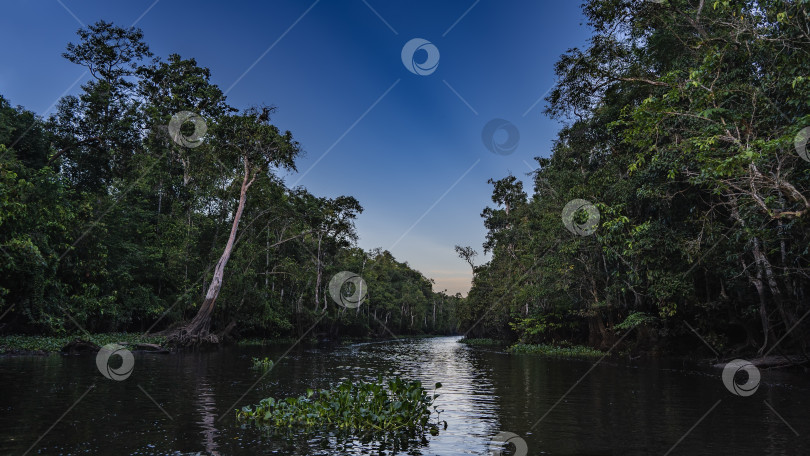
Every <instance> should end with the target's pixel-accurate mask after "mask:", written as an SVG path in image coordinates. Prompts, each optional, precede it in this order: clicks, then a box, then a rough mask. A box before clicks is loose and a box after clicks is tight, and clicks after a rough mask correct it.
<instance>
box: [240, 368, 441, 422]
mask: <svg viewBox="0 0 810 456" xmlns="http://www.w3.org/2000/svg"><path fill="white" fill-rule="evenodd" d="M441 386H442V385H441V383H436V385H435V389H434V391H433V393H432V394H428V392H427V391H425V389H424V388H422V383H421V382H419V381H408V380H402V379H400V378H398V377H397V378H394V379H391V380H386V381H383V379H382V377H379V378H378V379H377V381H374V382H364V381H362V380H360V381H358V382H352V381H350V380H344V381H343V382H341V383H339V384H337V385H336V386H334V387H333V388H331V389H322V390H319V391H314V390H311V389H310V390H307V393H306V395H302V396H299V397H297V398H295V397H289V398H286V399H279V400H276V399H274V398H272V397H268V398H265V399H262V400H261V401H260V402H259V404H258V405H256V406H252V407H251V406H247V407H243V408H242V409H241V410H237V411H236V418H237V420H239V421H254V422H256V424H259V425H263V426H268V427H272V428H274V429H275V430H278V429H283V428H287V429H296V430H305V431H306V430H312V431H314V430H335V431H343V432H348V433H350V434H353V435H360V436H368V435H369V434H371V435H386V434H389V435H390V433H407V434H411V435H413V434H421V435H422V436H424V435H425V434H424V433H425V432H429V433H430V434H431V435H437V434H438V433H439V426H440V425H442V424H443V426H444V428H445V429H446V428H447V422H446V421H439V414H440V413H441V410H439V409H438V407H437V406H435V405H434V404H433V402H434V401H435V400H436V398H437V397H439V395H438V394H436V389H438V388H441ZM434 414H435V416H436V419H435V420H431V416H432V415H434Z"/></svg>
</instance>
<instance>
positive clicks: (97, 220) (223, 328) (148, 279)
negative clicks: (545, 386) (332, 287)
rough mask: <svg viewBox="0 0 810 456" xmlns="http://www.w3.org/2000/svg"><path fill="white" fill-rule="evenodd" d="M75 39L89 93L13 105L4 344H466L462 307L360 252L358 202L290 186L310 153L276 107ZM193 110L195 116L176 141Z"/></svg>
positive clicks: (173, 66) (174, 61)
mask: <svg viewBox="0 0 810 456" xmlns="http://www.w3.org/2000/svg"><path fill="white" fill-rule="evenodd" d="M78 35H79V39H78V42H77V43H71V44H69V45H68V46H67V49H66V52H65V53H64V57H65V58H66V59H68V60H69V61H71V62H73V63H75V64H77V65H81V66H83V67H85V68H87V70H88V72H89V74H90V75H91V78H90V80H89V81H88V82H87V83H85V84H84V85H83V86H82V87H81V91H80V93H79V94H78V95H77V96H72V95H71V96H66V97H64V98H62V99H61V100H60V101H59V102H58V105H57V110H56V113H55V114H53V115H51V116H50V117H48V118H47V119H41V118H38V117H37V116H36V115H35V114H33V113H31V112H29V111H27V110H25V109H23V108H21V107H16V108H15V107H12V106H10V104H9V103H8V101H7V100H5V99H4V98H2V97H0V258H1V259H0V313H2V312H6V311H8V313H7V314H6V316H5V317H3V320H2V321H0V325H2V326H1V327H0V329H2V331H4V332H18V333H41V334H63V333H66V332H67V333H75V332H78V331H79V329H80V327H81V328H86V329H87V330H88V331H90V332H106V331H121V330H126V331H147V330H150V331H153V332H154V331H166V332H167V334H169V335H170V337H171V338H173V340H174V341H175V342H176V343H178V344H181V345H190V344H197V343H200V342H217V341H218V340H219V339H220V338H221V337H222V336H224V335H225V333H227V332H230V335H232V336H233V335H237V336H238V335H242V336H247V335H250V336H266V337H289V336H300V335H303V334H304V333H305V332H306V331H308V330H310V329H311V331H312V334H317V333H326V334H329V335H331V336H335V335H341V334H343V335H352V336H369V335H370V336H377V335H386V333H387V331H388V330H386V329H385V327H384V326H383V323H384V325H385V326H387V327H388V328H389V329H390V330H391V331H394V332H396V333H397V334H419V333H449V332H452V331H453V330H454V329H455V310H454V309H455V306H456V304H457V302H458V301H459V300H460V297H459V296H448V295H446V294H445V293H443V292H440V293H435V292H433V290H432V285H433V284H432V281H431V280H429V279H427V278H425V277H424V276H423V275H422V274H421V273H419V272H418V271H415V270H413V269H411V268H410V267H409V266H408V265H407V264H406V263H402V262H398V261H396V260H395V259H394V258H393V257H392V256H391V254H390V253H389V252H387V251H382V250H374V251H368V252H367V251H363V250H361V249H359V248H358V247H356V240H357V233H356V231H355V226H354V220H355V218H356V217H357V216H358V215H359V214H360V213H361V212H362V210H363V208H362V207H361V205H360V203H359V202H358V201H357V200H356V199H355V198H353V197H351V196H339V197H337V198H324V197H317V196H315V195H312V194H311V193H309V192H308V191H307V190H306V189H304V188H303V187H296V188H289V187H287V186H286V185H285V183H284V182H283V181H282V180H281V178H280V177H279V172H280V171H284V170H295V164H296V159H297V158H298V157H299V156H300V154H301V152H302V151H301V147H300V145H299V144H298V142H297V141H296V140H295V139H294V138H293V136H292V134H291V133H290V132H289V131H280V130H279V129H278V128H277V127H276V126H274V125H273V124H272V123H271V119H270V116H271V114H272V113H273V112H274V108H272V107H268V106H257V107H251V108H248V109H244V110H237V109H236V108H234V107H232V106H230V105H228V104H227V102H226V98H225V96H224V94H223V93H222V91H221V90H220V88H219V87H217V86H216V85H215V84H212V83H211V81H210V71H209V70H208V69H207V68H203V67H200V66H199V65H198V64H197V62H196V61H195V60H194V59H193V58H191V59H184V58H182V57H181V56H179V55H176V54H172V55H170V56H169V57H168V58H167V59H159V58H154V56H153V55H152V53H151V52H150V51H149V48H148V46H147V45H146V44H145V42H144V40H143V35H142V33H141V31H140V30H137V29H133V28H130V29H124V28H120V27H117V26H115V25H114V24H111V23H107V22H103V21H100V22H97V23H96V24H94V25H91V26H89V27H87V28H84V29H81V30H79V32H78ZM183 111H189V112H191V113H194V114H195V115H196V116H199V117H198V118H192V119H190V120H191V121H189V122H185V123H182V120H181V123H182V124H181V125H180V129H179V131H177V130H172V129H171V128H170V127H169V125H170V122H171V120H172V118H173V116H175V115H176V114H178V113H181V112H183ZM195 119H197V120H198V121H199V120H202V122H199V123H200V124H202V123H204V126H205V128H206V131H205V135H204V136H202V135H200V133H202V130H198V129H197V128H199V126H200V125H197V124H195V123H194V120H195ZM197 136H200V138H199V139H198V138H197ZM342 270H348V271H352V272H355V273H357V274H360V275H363V277H364V278H365V280H366V282H367V283H368V287H369V294H368V299H367V300H366V301H365V302H364V303H363V305H361V306H360V307H359V308H358V309H348V308H345V307H341V306H338V305H336V304H335V303H334V301H333V300H332V299H330V298H329V297H328V294H327V292H326V290H327V285H328V282H329V279H330V277H331V276H332V275H334V274H335V273H337V272H339V271H342ZM366 271H367V272H368V274H364V272H366ZM234 328H235V329H234Z"/></svg>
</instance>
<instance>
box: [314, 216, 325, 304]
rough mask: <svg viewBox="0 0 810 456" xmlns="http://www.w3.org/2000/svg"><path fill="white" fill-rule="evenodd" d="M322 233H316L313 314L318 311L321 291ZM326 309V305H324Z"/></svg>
mask: <svg viewBox="0 0 810 456" xmlns="http://www.w3.org/2000/svg"><path fill="white" fill-rule="evenodd" d="M322 238H323V231H320V232H318V257H317V258H316V259H315V271H316V273H315V275H316V278H315V312H317V311H318V291H319V290H320V289H321V239H322ZM324 308H326V304H324Z"/></svg>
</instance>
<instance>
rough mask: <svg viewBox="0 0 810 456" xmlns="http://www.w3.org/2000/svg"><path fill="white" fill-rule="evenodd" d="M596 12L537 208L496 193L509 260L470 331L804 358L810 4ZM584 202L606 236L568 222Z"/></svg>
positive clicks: (490, 245)
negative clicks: (570, 208) (571, 206)
mask: <svg viewBox="0 0 810 456" xmlns="http://www.w3.org/2000/svg"><path fill="white" fill-rule="evenodd" d="M583 8H584V12H585V14H586V16H587V18H588V20H589V23H590V25H591V27H592V29H593V36H592V37H591V39H590V44H589V46H588V47H587V48H586V49H571V50H569V51H568V52H566V53H565V54H564V55H563V56H562V57H561V58H560V60H559V62H558V64H557V65H556V72H557V75H558V81H557V83H556V86H555V87H554V88H553V90H552V91H551V92H550V94H549V96H548V97H547V102H548V105H547V114H548V115H550V116H552V117H554V118H557V119H560V120H562V121H563V122H564V127H563V128H562V129H561V131H560V132H559V135H558V138H557V140H556V141H555V143H554V146H553V149H552V153H551V155H550V156H549V157H548V158H537V159H536V160H537V162H538V164H539V169H538V170H537V171H535V172H534V173H533V174H532V177H533V180H534V191H533V194H532V195H531V196H529V195H527V193H526V192H525V191H524V189H523V187H522V184H521V182H520V181H519V180H517V179H516V178H515V177H513V176H507V177H505V178H503V179H500V180H493V181H491V182H492V184H493V185H494V192H493V198H492V199H493V201H494V202H495V203H496V207H494V208H487V209H486V210H484V212H483V214H482V216H483V217H484V219H485V225H486V228H487V230H488V236H487V240H486V243H485V244H484V249H485V251H491V252H492V253H493V258H492V260H491V261H490V262H489V263H487V264H484V265H482V266H476V267H475V268H474V272H475V278H474V284H473V288H472V290H471V292H470V294H469V296H468V299H467V301H466V302H464V303H463V306H462V307H460V308H459V309H458V316H459V320H460V329H461V331H465V330H466V329H468V328H470V332H469V333H470V337H495V338H501V339H508V340H519V341H521V342H523V343H528V344H538V343H554V342H560V341H567V342H573V343H579V344H583V343H584V344H588V345H589V346H592V347H597V348H601V349H607V348H609V347H611V346H612V345H613V344H614V343H615V342H616V341H618V340H619V337H621V336H622V335H624V334H625V331H624V330H630V331H631V332H630V333H629V334H628V335H627V340H626V342H630V343H633V344H635V346H636V347H638V348H643V349H649V348H659V349H666V350H677V351H681V352H683V351H689V350H694V349H701V350H704V351H705V352H706V353H710V352H709V351H708V349H707V348H706V347H704V346H703V344H702V343H701V342H700V340H699V339H698V338H697V337H696V336H695V335H694V334H693V333H692V331H691V330H690V328H689V326H691V327H693V328H694V329H695V331H696V332H697V333H699V334H700V335H701V336H702V337H703V338H705V340H706V341H708V343H710V344H711V345H713V346H714V348H715V349H717V350H719V351H721V352H724V353H725V354H732V353H734V352H741V351H755V350H759V352H760V353H762V352H764V351H766V350H768V349H770V348H771V347H774V346H775V344H776V343H777V341H778V340H779V339H780V338H781V337H783V336H786V335H787V337H786V338H785V339H784V340H783V341H781V342H780V345H779V348H780V349H793V350H795V349H798V348H804V347H805V346H806V344H807V342H808V331H807V330H806V328H807V326H806V321H805V322H804V323H805V326H804V328H805V329H803V327H802V326H801V325H800V326H798V327H796V328H795V329H794V327H795V326H796V325H797V323H799V322H800V320H801V318H802V317H803V316H804V315H806V312H808V310H810V306H809V305H808V296H810V294H809V293H810V274H808V266H809V265H810V263H809V262H808V260H809V259H810V258H809V257H808V249H809V248H810V229H808V216H809V215H810V203H808V191H810V163H808V162H807V161H804V160H802V159H801V157H800V154H799V153H798V151H797V149H796V147H795V146H794V141H795V139H796V137H797V134H798V133H799V132H800V131H801V130H802V129H803V128H805V127H808V126H810V2H808V1H807V0H765V1H740V0H718V1H712V0H707V1H704V0H663V1H661V2H658V1H641V0H589V1H586V2H585V4H584V5H583ZM805 139H806V138H805ZM577 198H580V199H584V200H587V201H590V202H592V203H593V204H594V206H595V207H596V208H597V209H598V211H599V215H600V219H599V222H598V225H597V226H596V231H595V232H594V233H593V234H591V235H577V234H574V233H572V232H569V231H568V230H566V228H565V226H564V224H563V222H562V220H561V213H562V212H563V208H564V206H565V205H566V203H567V202H569V201H571V200H573V199H577ZM584 215H585V214H583V212H582V211H578V212H577V213H575V217H574V222H575V223H577V224H582V223H583V221H584V220H583V219H582V217H583V216H584ZM579 234H588V233H579ZM459 253H460V255H461V257H462V258H464V259H467V257H468V255H465V253H469V252H465V251H459ZM632 328H635V329H632Z"/></svg>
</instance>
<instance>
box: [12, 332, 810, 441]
mask: <svg viewBox="0 0 810 456" xmlns="http://www.w3.org/2000/svg"><path fill="white" fill-rule="evenodd" d="M457 340H458V338H455V337H446V338H435V339H405V340H400V341H392V342H378V343H366V344H355V345H345V346H341V347H339V348H334V349H316V348H310V347H296V348H294V349H293V350H291V351H290V352H289V354H288V355H287V356H286V357H285V358H284V359H283V360H282V361H281V362H280V363H279V364H278V365H276V367H275V368H274V369H273V370H272V371H271V372H270V373H269V374H268V375H266V376H265V377H264V378H263V379H262V380H261V381H259V382H258V383H256V382H257V380H259V377H260V376H261V373H260V372H256V371H253V370H251V369H250V365H251V357H253V356H261V357H264V356H268V357H270V358H271V359H277V358H278V357H280V356H281V355H282V354H283V353H284V352H285V351H286V350H287V349H288V348H289V347H287V346H278V347H232V348H224V349H221V350H218V351H214V352H208V353H183V354H171V355H158V354H146V353H135V356H134V361H135V364H134V370H133V372H132V375H131V376H130V377H129V378H127V379H126V380H123V381H114V380H109V379H106V378H104V377H103V376H102V375H101V374H100V371H99V369H98V368H97V367H96V357H95V356H93V355H83V356H61V355H54V356H48V357H42V356H22V357H20V356H12V357H2V358H0V391H2V394H1V395H0V396H2V397H0V454H2V455H6V454H17V455H21V454H26V452H27V454H48V455H68V454H103V455H130V454H132V455H158V454H160V455H164V454H172V455H194V454H198V453H199V454H201V455H206V454H217V455H254V454H258V455H264V454H278V455H285V454H301V455H305V454H313V455H341V454H351V455H354V454H377V449H376V447H374V445H364V444H362V443H359V442H340V443H339V444H337V443H336V442H334V441H330V440H329V438H325V437H324V438H310V439H309V440H307V439H303V438H302V439H294V438H293V439H282V438H278V437H271V436H269V435H268V434H266V433H263V432H261V431H260V430H258V429H256V428H255V427H251V426H241V425H240V423H238V422H236V420H235V419H234V412H233V406H234V404H236V407H242V406H244V405H249V404H255V403H257V402H258V401H259V400H260V399H262V398H264V397H267V396H273V397H276V398H278V397H285V396H291V395H295V396H297V395H299V394H302V393H303V392H304V391H306V389H307V388H310V387H314V388H325V387H328V386H330V385H331V384H334V383H336V382H338V381H340V380H341V379H344V378H352V379H358V378H366V379H370V378H374V377H376V376H377V375H378V374H382V375H384V376H392V375H401V376H403V377H406V378H410V379H418V380H421V381H422V382H423V383H424V384H425V385H433V383H435V382H442V383H443V385H444V387H443V388H442V389H441V390H440V391H439V392H440V393H442V395H441V397H440V398H439V399H438V400H437V404H438V405H439V406H440V407H441V408H443V409H444V410H445V412H444V413H443V414H442V419H445V420H447V423H448V428H447V430H446V431H445V430H443V431H442V432H441V433H440V434H439V435H438V436H436V437H430V436H428V437H429V438H428V442H427V443H426V444H422V445H417V446H414V447H411V448H409V449H408V450H407V451H406V452H403V453H401V454H413V455H487V454H493V455H495V454H499V451H502V453H501V454H504V455H506V454H514V453H513V452H514V451H515V449H516V448H517V451H518V454H528V455H540V454H543V455H546V454H547V455H648V454H654V455H665V454H671V455H702V454H711V455H715V454H727V455H807V454H810V394H808V393H810V379H809V378H808V375H807V374H802V373H795V372H794V373H789V372H783V371H775V370H770V371H768V370H763V371H761V383H760V386H759V388H758V390H756V392H755V393H754V394H753V395H750V396H747V397H743V396H737V395H734V394H732V393H731V392H730V391H729V390H727V389H726V387H725V386H724V384H723V380H722V379H721V371H720V370H719V369H712V368H702V367H696V366H693V365H684V364H683V363H682V362H680V361H678V362H674V361H669V362H650V361H644V362H638V361H628V360H624V359H622V360H616V359H605V360H604V361H602V363H600V364H598V365H596V366H595V367H593V366H594V361H593V360H569V359H558V358H546V357H541V356H535V355H509V354H505V353H503V352H500V351H498V350H494V349H480V348H470V347H467V346H465V345H463V344H460V343H458V342H457ZM254 384H255V387H253V385H254ZM156 403H157V405H156ZM502 433H512V434H502ZM797 434H798V435H797ZM498 435H502V436H506V437H512V438H513V440H512V441H513V442H516V443H517V445H516V446H515V447H513V446H512V445H507V446H506V447H503V446H501V445H502V444H497V443H493V444H490V442H491V441H492V440H493V438H495V437H496V436H498ZM515 436H516V437H515ZM520 439H522V441H520ZM521 442H525V448H526V451H525V452H522V453H521V452H520V447H521Z"/></svg>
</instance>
